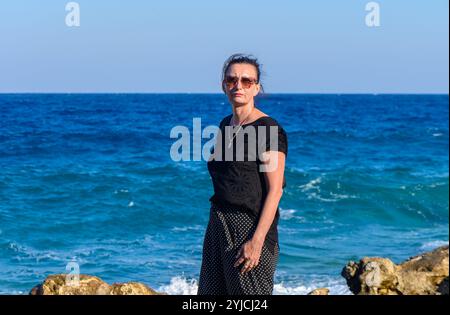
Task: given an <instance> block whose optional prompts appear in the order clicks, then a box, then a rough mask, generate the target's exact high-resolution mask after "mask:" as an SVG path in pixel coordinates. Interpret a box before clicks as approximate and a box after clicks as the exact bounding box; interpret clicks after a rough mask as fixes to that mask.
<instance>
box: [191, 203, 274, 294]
mask: <svg viewBox="0 0 450 315" xmlns="http://www.w3.org/2000/svg"><path fill="white" fill-rule="evenodd" d="M257 224H258V221H257V220H255V219H254V218H253V217H252V216H251V215H249V214H248V213H245V212H243V211H239V210H233V209H229V208H227V209H225V208H219V207H218V206H217V205H214V204H212V206H211V211H210V218H209V222H208V226H207V228H206V233H205V238H204V242H203V257H202V265H201V270H200V278H199V282H198V292H197V294H198V295H244V294H251V295H271V294H272V291H273V277H274V274H275V268H276V265H277V263H278V255H279V246H278V244H275V250H274V252H272V251H270V250H269V249H268V247H267V246H266V243H264V245H263V247H262V250H261V256H260V259H259V263H258V265H257V266H256V267H254V268H253V269H250V271H248V272H246V273H244V274H242V275H241V273H240V271H241V269H242V268H243V266H244V263H242V264H240V265H239V266H237V267H234V263H235V262H236V261H237V258H236V255H237V253H238V251H239V249H240V248H241V246H242V245H243V244H244V243H245V242H247V241H249V240H250V239H251V238H252V236H253V233H254V232H255V230H256V227H257Z"/></svg>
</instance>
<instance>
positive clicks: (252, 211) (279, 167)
mask: <svg viewBox="0 0 450 315" xmlns="http://www.w3.org/2000/svg"><path fill="white" fill-rule="evenodd" d="M260 68H261V67H260V64H259V63H258V61H257V59H255V58H253V57H251V56H247V55H242V54H235V55H233V56H231V57H230V58H229V59H228V60H227V61H226V62H225V64H224V67H223V72H222V89H223V91H224V92H225V94H226V95H227V96H228V99H229V101H230V103H231V106H232V111H233V113H232V114H231V115H229V116H226V117H225V118H224V119H222V121H221V123H220V132H219V133H218V140H217V143H216V146H215V150H214V149H213V150H212V153H213V154H212V155H211V157H212V158H211V159H210V160H209V161H208V170H209V173H210V175H211V179H212V182H213V186H214V195H213V196H212V197H211V198H210V201H211V209H210V218H209V223H208V227H207V229H206V234H205V238H204V242H203V258H202V265H201V271H200V278H199V286H198V292H197V293H198V294H199V295H203V294H214V295H231V294H233V295H234V294H266V295H267V294H272V291H273V277H274V273H275V268H276V265H277V262H278V254H279V244H278V230H277V224H278V218H279V208H278V204H279V201H280V199H281V196H282V193H283V188H284V187H285V180H284V168H285V159H286V155H287V136H286V133H285V131H284V130H283V128H282V127H281V126H280V125H279V124H278V123H277V121H276V120H275V119H273V118H271V117H269V116H268V115H266V114H265V113H263V112H262V111H261V110H259V109H257V108H256V107H255V102H254V98H255V96H257V95H258V93H259V92H260V90H261V89H262V86H261V83H260V76H261V69H260ZM230 126H232V127H233V128H232V131H233V132H232V133H230V129H231V127H230ZM252 128H253V130H254V131H253V132H250V131H251V129H252ZM269 129H270V130H269ZM274 129H275V132H273V130H274ZM227 131H228V132H227ZM269 131H270V132H269ZM239 133H241V135H239ZM243 134H245V135H247V138H246V137H244V138H243V137H242V135H243ZM227 136H228V137H227ZM251 136H253V137H256V139H253V140H250V137H251ZM242 139H244V140H243V141H242ZM238 140H239V141H238ZM252 141H255V142H252ZM235 143H236V151H238V149H242V146H247V148H245V149H244V150H243V151H241V152H244V160H239V159H237V157H236V152H235V151H233V153H232V155H231V157H232V159H231V160H230V159H227V158H226V155H225V157H224V154H223V152H224V151H225V150H226V149H227V148H230V147H231V145H234V144H235ZM250 143H257V144H258V145H257V146H258V154H257V157H256V158H255V159H251V158H250V157H251V155H252V152H255V150H252V149H251V147H250V145H249V144H250ZM214 151H215V152H214ZM228 157H229V156H228ZM264 166H265V167H266V168H264Z"/></svg>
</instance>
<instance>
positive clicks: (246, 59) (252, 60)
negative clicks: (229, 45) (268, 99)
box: [221, 54, 264, 92]
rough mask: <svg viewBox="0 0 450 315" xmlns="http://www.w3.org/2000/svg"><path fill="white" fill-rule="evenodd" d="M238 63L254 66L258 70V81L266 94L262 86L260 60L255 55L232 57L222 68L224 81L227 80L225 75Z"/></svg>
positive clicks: (235, 55) (236, 55) (234, 55)
mask: <svg viewBox="0 0 450 315" xmlns="http://www.w3.org/2000/svg"><path fill="white" fill-rule="evenodd" d="M236 63H245V64H249V65H252V66H254V67H255V68H256V73H257V78H256V81H257V83H259V84H260V85H261V91H262V92H264V88H263V86H262V84H261V74H262V71H261V64H260V63H259V61H258V59H257V58H256V57H254V56H253V55H247V54H233V55H231V56H230V57H229V58H228V59H227V60H226V61H225V63H224V64H223V68H222V81H221V82H223V80H225V74H226V73H227V71H228V69H229V68H230V67H231V65H234V64H236ZM222 90H223V91H224V92H225V90H224V86H223V84H222Z"/></svg>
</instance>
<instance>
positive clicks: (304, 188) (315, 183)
mask: <svg viewBox="0 0 450 315" xmlns="http://www.w3.org/2000/svg"><path fill="white" fill-rule="evenodd" d="M321 181H322V178H321V177H318V178H316V179H313V180H311V181H309V182H308V183H307V184H305V185H300V188H301V189H302V191H303V192H306V191H309V190H311V189H316V190H317V191H319V192H320V187H319V186H318V185H319V184H320V182H321Z"/></svg>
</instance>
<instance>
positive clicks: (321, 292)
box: [308, 288, 330, 295]
mask: <svg viewBox="0 0 450 315" xmlns="http://www.w3.org/2000/svg"><path fill="white" fill-rule="evenodd" d="M328 293H330V290H329V289H327V288H318V289H314V290H312V291H311V292H309V293H308V295H328Z"/></svg>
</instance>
